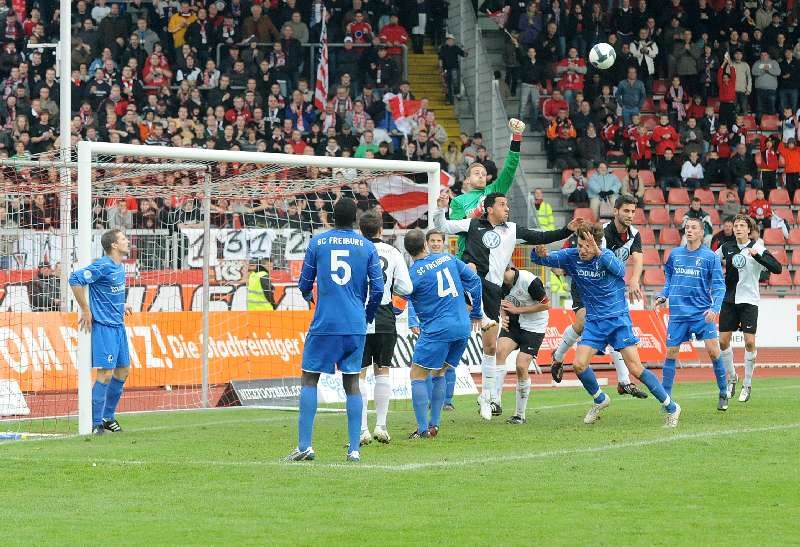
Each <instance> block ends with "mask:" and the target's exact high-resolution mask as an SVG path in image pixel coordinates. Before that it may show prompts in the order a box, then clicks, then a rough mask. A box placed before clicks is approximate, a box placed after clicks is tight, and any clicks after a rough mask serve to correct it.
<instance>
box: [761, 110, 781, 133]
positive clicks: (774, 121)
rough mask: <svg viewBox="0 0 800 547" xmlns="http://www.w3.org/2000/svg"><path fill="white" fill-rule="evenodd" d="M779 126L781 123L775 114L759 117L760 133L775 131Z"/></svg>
mask: <svg viewBox="0 0 800 547" xmlns="http://www.w3.org/2000/svg"><path fill="white" fill-rule="evenodd" d="M780 126H781V121H780V119H779V118H778V116H777V114H764V115H763V116H761V125H760V126H759V128H760V129H761V131H777V130H778V128H780Z"/></svg>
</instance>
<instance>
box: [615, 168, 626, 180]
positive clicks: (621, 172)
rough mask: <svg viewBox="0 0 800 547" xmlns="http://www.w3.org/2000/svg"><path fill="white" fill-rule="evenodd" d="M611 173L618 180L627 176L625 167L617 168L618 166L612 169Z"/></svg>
mask: <svg viewBox="0 0 800 547" xmlns="http://www.w3.org/2000/svg"><path fill="white" fill-rule="evenodd" d="M611 174H612V175H614V176H615V177H617V178H618V179H619V180H620V181H624V180H625V177H627V176H628V170H627V169H619V168H617V169H612V170H611Z"/></svg>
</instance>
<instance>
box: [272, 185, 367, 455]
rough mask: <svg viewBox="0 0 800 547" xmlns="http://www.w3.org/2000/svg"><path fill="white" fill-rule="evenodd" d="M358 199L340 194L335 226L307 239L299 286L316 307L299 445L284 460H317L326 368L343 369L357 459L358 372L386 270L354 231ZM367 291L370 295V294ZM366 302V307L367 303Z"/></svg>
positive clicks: (308, 347) (352, 448)
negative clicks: (320, 388)
mask: <svg viewBox="0 0 800 547" xmlns="http://www.w3.org/2000/svg"><path fill="white" fill-rule="evenodd" d="M356 210H357V208H356V202H355V201H353V200H352V199H350V198H341V199H339V201H337V202H336V204H335V205H334V206H333V215H334V228H333V229H332V230H329V231H327V232H324V233H321V234H318V235H315V236H313V237H312V238H311V240H310V241H309V243H308V250H307V251H306V256H305V259H304V261H303V270H302V272H301V274H300V282H299V284H298V285H299V288H300V291H301V292H302V294H303V298H305V299H306V300H308V301H309V302H310V301H312V299H313V293H312V290H313V288H314V280H316V282H317V306H316V308H315V309H314V318H313V319H312V320H311V326H310V327H309V329H308V336H307V337H306V339H305V344H304V348H303V363H302V366H301V368H302V371H303V373H302V377H301V387H300V416H299V418H298V426H297V429H298V438H299V440H298V444H297V448H296V449H295V450H294V452H292V453H291V454H290V455H289V456H287V457H286V458H285V461H301V460H313V459H314V457H315V453H314V449H313V448H311V437H312V433H313V430H314V417H315V415H316V413H317V383H318V382H319V375H320V374H321V373H323V372H325V373H328V374H333V373H334V372H335V371H336V367H337V366H338V367H339V370H340V371H341V372H342V384H343V385H344V391H345V393H346V394H347V433H348V441H349V447H348V452H347V460H348V461H359V460H360V459H361V456H360V454H359V452H358V447H359V437H360V433H361V410H362V404H363V402H362V400H361V393H360V391H359V389H358V376H359V373H360V372H361V363H362V359H363V357H364V343H365V341H366V332H367V323H371V322H372V321H373V319H374V318H375V311H376V310H377V309H378V306H379V305H380V303H381V298H382V297H383V272H382V271H381V261H380V259H379V258H378V251H377V250H376V249H375V245H374V244H373V243H372V242H371V241H370V240H369V239H367V238H366V237H364V236H362V235H361V234H359V233H357V232H355V231H354V230H353V225H354V224H355V221H356ZM367 294H369V299H367ZM365 301H366V309H365V308H364V303H365Z"/></svg>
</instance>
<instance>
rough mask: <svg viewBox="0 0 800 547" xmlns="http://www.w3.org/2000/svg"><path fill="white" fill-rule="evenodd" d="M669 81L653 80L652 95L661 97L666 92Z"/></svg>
mask: <svg viewBox="0 0 800 547" xmlns="http://www.w3.org/2000/svg"><path fill="white" fill-rule="evenodd" d="M668 88H669V82H668V81H667V80H653V97H656V98H659V99H662V98H664V95H666V94H667V89H668Z"/></svg>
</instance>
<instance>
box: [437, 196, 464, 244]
mask: <svg viewBox="0 0 800 547" xmlns="http://www.w3.org/2000/svg"><path fill="white" fill-rule="evenodd" d="M436 204H437V205H438V207H437V208H436V210H435V211H434V212H433V224H434V226H436V228H437V229H439V230H441V231H442V232H444V233H446V234H450V235H455V234H466V233H467V232H468V231H469V223H470V219H468V218H464V219H461V220H448V219H447V218H445V216H444V214H445V211H447V205H448V198H447V197H440V198H439V200H438V201H437V202H436Z"/></svg>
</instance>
